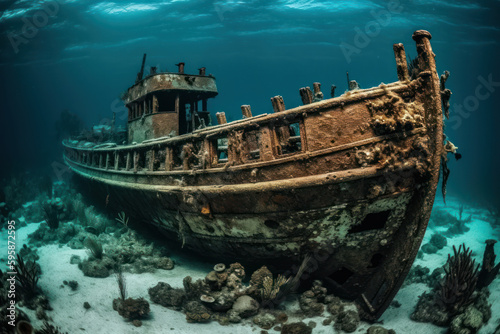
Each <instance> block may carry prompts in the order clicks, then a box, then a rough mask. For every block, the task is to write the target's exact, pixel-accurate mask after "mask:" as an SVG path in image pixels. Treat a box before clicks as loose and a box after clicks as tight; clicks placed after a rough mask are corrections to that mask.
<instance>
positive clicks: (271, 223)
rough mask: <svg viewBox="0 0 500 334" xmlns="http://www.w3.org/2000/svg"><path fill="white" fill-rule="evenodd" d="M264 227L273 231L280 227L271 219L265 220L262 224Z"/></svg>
mask: <svg viewBox="0 0 500 334" xmlns="http://www.w3.org/2000/svg"><path fill="white" fill-rule="evenodd" d="M264 225H266V226H267V227H269V228H271V229H273V230H274V229H277V228H278V227H279V226H280V224H279V223H278V222H277V221H275V220H271V219H268V220H266V221H265V222H264Z"/></svg>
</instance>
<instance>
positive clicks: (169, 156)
mask: <svg viewBox="0 0 500 334" xmlns="http://www.w3.org/2000/svg"><path fill="white" fill-rule="evenodd" d="M173 162H174V160H173V152H172V148H171V147H167V148H166V149H165V170H166V171H171V170H172V169H173Z"/></svg>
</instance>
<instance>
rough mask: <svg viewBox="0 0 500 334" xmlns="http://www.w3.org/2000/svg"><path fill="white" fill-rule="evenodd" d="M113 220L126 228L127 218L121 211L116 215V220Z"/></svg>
mask: <svg viewBox="0 0 500 334" xmlns="http://www.w3.org/2000/svg"><path fill="white" fill-rule="evenodd" d="M115 220H116V221H117V222H119V223H120V224H122V225H123V226H125V227H128V220H129V218H128V217H127V216H126V215H125V212H123V211H122V212H120V213H118V218H115Z"/></svg>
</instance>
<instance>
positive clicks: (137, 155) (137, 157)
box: [134, 151, 139, 173]
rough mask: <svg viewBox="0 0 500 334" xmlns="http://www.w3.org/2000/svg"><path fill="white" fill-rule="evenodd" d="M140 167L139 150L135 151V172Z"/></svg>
mask: <svg viewBox="0 0 500 334" xmlns="http://www.w3.org/2000/svg"><path fill="white" fill-rule="evenodd" d="M138 169H139V152H137V151H134V173H137V170H138Z"/></svg>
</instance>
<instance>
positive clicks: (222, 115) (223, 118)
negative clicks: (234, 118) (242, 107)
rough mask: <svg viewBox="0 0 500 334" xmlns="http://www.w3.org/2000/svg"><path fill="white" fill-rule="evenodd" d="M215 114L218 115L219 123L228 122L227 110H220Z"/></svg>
mask: <svg viewBox="0 0 500 334" xmlns="http://www.w3.org/2000/svg"><path fill="white" fill-rule="evenodd" d="M215 116H216V117H217V123H219V124H226V123H227V120H226V113H225V112H223V111H221V112H218V113H216V114H215Z"/></svg>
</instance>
